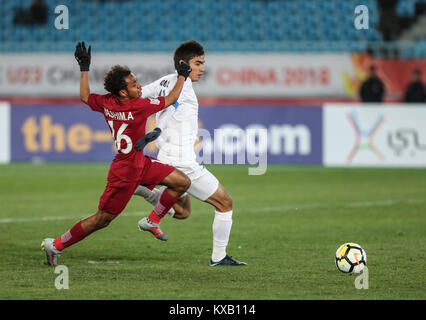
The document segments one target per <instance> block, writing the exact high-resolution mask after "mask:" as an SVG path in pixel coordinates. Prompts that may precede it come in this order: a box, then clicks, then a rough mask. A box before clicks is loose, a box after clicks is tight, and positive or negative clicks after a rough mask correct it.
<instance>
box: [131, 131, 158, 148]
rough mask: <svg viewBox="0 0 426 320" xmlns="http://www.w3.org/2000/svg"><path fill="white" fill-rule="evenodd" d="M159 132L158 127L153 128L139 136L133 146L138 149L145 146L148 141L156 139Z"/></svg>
mask: <svg viewBox="0 0 426 320" xmlns="http://www.w3.org/2000/svg"><path fill="white" fill-rule="evenodd" d="M160 134H161V129H160V128H155V129H154V130H152V131H151V132H148V133H147V134H146V135H144V136H143V137H142V138H140V139H139V140H138V142H136V146H135V148H136V150H138V151H140V150H142V149H143V148H145V146H146V145H147V144H148V143H150V142H151V141H154V140H155V139H157V138H158V137H159V136H160Z"/></svg>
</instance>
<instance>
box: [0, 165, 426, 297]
mask: <svg viewBox="0 0 426 320" xmlns="http://www.w3.org/2000/svg"><path fill="white" fill-rule="evenodd" d="M209 169H210V170H211V171H212V172H213V173H214V174H215V175H216V176H217V177H218V179H219V180H220V181H221V183H222V184H223V185H224V186H225V188H226V189H227V191H228V192H229V194H230V195H231V197H232V198H233V204H234V215H233V227H232V233H231V238H230V242H229V246H228V253H229V254H230V255H232V256H233V257H234V258H236V259H238V260H241V261H245V262H247V263H248V266H246V267H239V268H223V267H222V268H217V267H215V268H213V267H209V266H208V262H209V259H210V254H211V246H212V231H211V229H212V221H213V216H214V209H213V208H212V207H211V206H209V205H207V204H205V203H202V202H200V201H198V200H196V199H192V214H191V216H190V217H189V218H188V219H186V220H176V219H172V218H170V217H168V216H167V217H166V218H165V219H164V220H163V222H162V229H163V231H165V232H166V233H167V234H168V236H169V241H167V242H161V241H158V240H157V239H155V238H154V237H152V235H150V234H148V233H145V232H141V231H139V230H138V229H137V221H138V220H139V219H140V217H142V216H144V215H146V214H148V213H149V212H150V210H151V207H150V205H149V204H148V203H146V202H145V201H144V200H143V199H142V198H140V197H134V198H132V200H131V201H130V203H129V204H128V206H127V208H126V209H125V211H124V212H123V213H122V214H121V215H120V216H119V217H118V218H117V219H116V220H114V221H113V222H112V223H111V225H110V226H109V227H108V228H106V229H103V230H100V231H98V232H96V233H94V234H92V235H91V236H89V237H88V238H86V239H85V240H83V241H82V242H80V243H78V244H76V245H74V246H72V247H70V248H68V249H66V250H64V252H63V254H62V256H61V257H60V258H59V264H61V265H65V266H66V267H67V268H68V271H69V289H67V290H58V289H56V287H55V279H56V277H58V274H55V272H54V268H52V267H48V266H46V265H45V264H44V260H45V259H44V253H43V252H42V251H41V250H40V243H41V241H42V239H43V238H45V237H56V236H59V235H61V234H62V233H64V232H65V231H67V230H68V229H69V228H70V227H71V226H72V225H73V224H74V223H75V222H76V221H77V220H78V219H80V218H84V217H86V216H88V215H91V214H92V213H94V212H95V211H96V209H97V205H98V200H99V197H100V195H101V193H102V192H103V190H104V186H105V181H106V175H107V170H108V165H107V164H87V163H81V164H76V163H73V164H61V163H57V164H56V163H50V164H36V165H33V164H26V163H17V164H10V165H1V166H0V204H1V210H0V243H1V253H0V255H1V259H0V264H1V268H0V299H143V300H148V299H149V300H151V299H155V300H157V299H158V300H169V299H177V300H187V299H188V300H189V299H191V300H193V299H195V300H198V299H208V300H210V299H212V300H216V299H218V300H231V299H232V300H235V299H241V300H252V299H254V300H284V299H290V300H291V299H425V298H426V291H425V287H426V273H425V272H424V262H425V258H426V232H425V230H426V170H424V169H367V168H351V169H344V168H323V167H316V166H303V167H301V166H273V165H270V166H268V170H267V172H266V174H264V175H261V176H249V175H248V167H245V166H211V167H209ZM344 242H357V243H359V244H360V245H362V246H363V247H364V249H365V250H366V252H367V256H368V261H367V266H368V289H356V288H355V285H354V282H355V278H356V277H357V276H356V275H347V274H343V273H341V272H339V271H338V270H337V268H336V266H335V264H334V254H335V251H336V249H337V248H338V247H339V245H341V244H342V243H344Z"/></svg>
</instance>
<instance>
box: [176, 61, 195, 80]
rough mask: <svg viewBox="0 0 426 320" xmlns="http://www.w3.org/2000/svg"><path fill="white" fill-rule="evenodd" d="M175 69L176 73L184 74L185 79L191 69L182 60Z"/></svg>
mask: <svg viewBox="0 0 426 320" xmlns="http://www.w3.org/2000/svg"><path fill="white" fill-rule="evenodd" d="M176 71H177V73H178V75H180V76H184V77H185V80H186V78H188V76H189V74H190V73H191V71H192V69H191V67H190V66H189V64H187V63H186V62H185V61H182V62H181V63H180V64H179V65H178V67H177V68H176Z"/></svg>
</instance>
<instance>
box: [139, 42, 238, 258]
mask: <svg viewBox="0 0 426 320" xmlns="http://www.w3.org/2000/svg"><path fill="white" fill-rule="evenodd" d="M181 61H185V62H186V63H188V64H189V65H190V66H191V68H192V72H191V73H190V75H189V77H188V78H187V80H186V81H185V84H184V87H183V89H182V93H181V95H180V97H179V99H178V102H177V104H176V105H175V106H170V107H168V108H167V109H165V110H163V111H162V112H159V113H157V117H156V120H157V125H156V129H154V131H153V132H151V133H148V134H147V135H146V136H145V137H147V138H146V140H145V141H143V138H142V139H141V140H140V141H142V142H143V143H142V147H144V146H145V145H146V144H147V143H148V142H150V141H152V140H153V139H155V138H156V137H157V136H158V135H159V136H158V138H157V140H156V144H157V146H158V148H159V153H158V156H157V159H158V160H160V161H161V162H163V163H166V164H170V165H173V166H174V167H176V168H177V169H179V170H181V171H182V172H184V173H185V174H186V175H187V176H188V177H189V178H190V180H191V186H190V187H189V189H188V190H187V193H188V194H186V195H184V196H183V197H182V198H181V199H180V201H179V202H178V203H176V204H175V206H174V207H173V209H171V211H170V212H169V214H170V215H172V216H174V217H175V218H177V219H184V218H187V217H188V216H189V215H190V212H191V209H190V207H191V206H190V197H189V195H192V196H193V197H195V198H197V199H199V200H201V201H204V202H207V203H209V204H211V205H213V206H214V207H215V216H214V220H213V250H212V256H211V260H210V266H243V265H246V263H245V262H240V261H237V260H235V259H232V258H231V257H230V256H229V255H227V253H226V247H227V245H228V241H229V236H230V233H231V227H232V199H231V197H230V196H229V195H228V193H227V192H226V190H225V189H224V187H223V186H222V185H221V184H220V183H219V181H218V180H217V178H216V177H215V176H214V175H213V174H212V173H211V172H210V171H209V170H207V169H206V168H205V167H204V166H203V165H200V164H199V163H197V162H196V154H195V150H194V144H195V142H196V140H197V137H198V100H197V96H196V95H195V92H194V89H193V88H192V83H193V82H196V81H198V80H199V79H200V77H201V76H202V74H203V73H204V63H205V59H204V49H203V47H202V45H201V44H199V43H198V42H197V41H195V40H189V41H186V42H184V43H182V44H180V45H179V46H178V47H177V48H176V50H175V53H174V64H175V66H177V65H178V64H179V63H180V62H181ZM176 81H177V73H173V74H169V75H167V76H164V77H162V78H160V79H158V80H157V81H154V82H153V83H151V84H148V85H146V86H144V87H143V88H142V96H143V98H157V97H159V96H164V95H167V94H168V93H169V91H170V90H171V89H172V88H173V86H174V84H175V83H176ZM177 105H179V108H177ZM160 133H161V134H160ZM163 191H164V188H160V189H152V190H150V189H148V188H146V187H144V186H139V187H138V188H137V189H136V190H135V194H136V195H140V196H142V197H144V198H145V199H146V200H147V201H148V202H150V203H153V204H156V203H157V202H158V199H159V198H160V196H161V194H162V192H163ZM146 219H147V218H143V219H142V220H146ZM142 220H141V221H142ZM140 223H141V222H140Z"/></svg>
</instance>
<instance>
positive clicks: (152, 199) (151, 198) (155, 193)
mask: <svg viewBox="0 0 426 320" xmlns="http://www.w3.org/2000/svg"><path fill="white" fill-rule="evenodd" d="M166 189H167V187H166V186H162V187H161V188H160V189H156V188H154V189H152V190H149V189H148V188H147V187H144V186H141V185H139V186H138V187H137V188H136V190H135V192H134V194H135V195H138V196H141V197H143V198H145V200H146V201H148V202H149V203H150V204H152V205H153V206H156V205H157V203H158V201H159V200H160V198H161V195H162V194H163V192H164V190H166ZM167 213H168V215H169V216H171V217H173V216H174V215H175V209H173V208H170V210H169V212H167Z"/></svg>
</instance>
